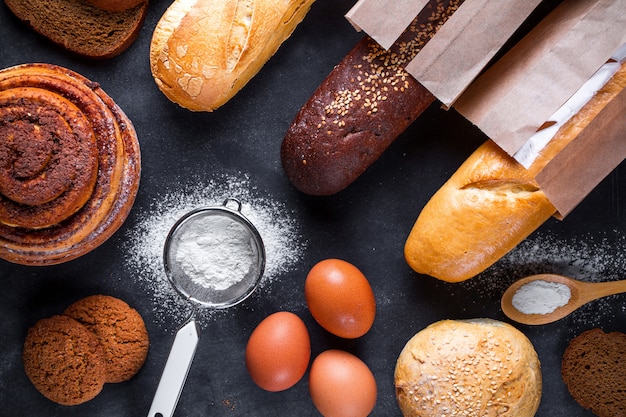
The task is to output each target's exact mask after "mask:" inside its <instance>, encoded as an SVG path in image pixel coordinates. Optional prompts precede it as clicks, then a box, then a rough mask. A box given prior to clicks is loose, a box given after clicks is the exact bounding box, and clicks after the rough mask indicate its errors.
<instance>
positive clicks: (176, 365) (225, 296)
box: [148, 198, 265, 417]
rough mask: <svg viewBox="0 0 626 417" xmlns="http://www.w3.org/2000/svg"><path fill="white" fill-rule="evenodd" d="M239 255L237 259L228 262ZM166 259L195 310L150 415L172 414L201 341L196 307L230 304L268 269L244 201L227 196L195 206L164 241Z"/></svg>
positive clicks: (180, 290) (174, 280)
mask: <svg viewBox="0 0 626 417" xmlns="http://www.w3.org/2000/svg"><path fill="white" fill-rule="evenodd" d="M229 204H235V205H236V206H237V208H236V209H231V208H229V207H228V205H229ZM190 246H191V247H193V251H194V252H193V253H194V254H195V255H194V256H191V255H190V254H191V253H192V252H189V251H188V249H189V247H190ZM225 248H227V249H228V250H224V249H225ZM235 255H236V256H237V259H236V261H233V262H230V263H229V261H231V259H228V258H229V257H233V256H235ZM190 258H191V259H190ZM221 262H224V263H223V264H222V263H221ZM163 263H164V269H165V274H166V276H167V279H168V281H169V282H170V284H171V286H172V287H173V288H174V289H175V290H176V292H177V293H178V294H179V295H180V296H181V297H183V298H185V299H186V300H189V301H190V302H191V304H192V307H193V308H192V312H191V316H190V317H189V319H188V320H187V321H186V322H185V324H184V325H183V326H182V327H181V328H180V329H179V330H178V331H177V332H176V336H175V338H174V342H173V344H172V347H171V349H170V353H169V356H168V358H167V362H166V363H165V368H164V369H163V374H162V375H161V379H160V381H159V385H158V387H157V390H156V393H155V395H154V399H153V400H152V406H151V407H150V411H149V413H148V416H149V417H171V416H172V415H173V414H174V410H175V409H176V405H177V403H178V399H179V398H180V394H181V392H182V390H183V386H184V385H185V380H186V379H187V374H188V373H189V369H190V368H191V363H192V361H193V357H194V355H195V351H196V347H197V345H198V340H199V328H198V325H197V322H196V311H197V309H198V307H206V308H214V309H221V308H227V307H231V306H234V305H235V304H238V303H240V302H242V301H243V300H245V299H246V298H247V297H248V296H249V295H250V294H252V292H254V290H255V288H256V287H257V286H258V283H259V281H260V280H261V277H262V276H263V272H264V270H265V247H264V245H263V240H262V239H261V235H260V234H259V232H258V231H257V229H256V228H255V227H254V225H253V224H252V223H251V222H250V221H249V220H248V219H247V218H246V217H245V216H244V215H243V214H242V213H241V202H240V201H239V200H237V199H234V198H228V199H226V200H225V201H224V203H223V204H222V206H216V207H205V208H200V209H196V210H193V211H191V212H189V213H187V214H185V215H184V216H183V217H181V218H180V219H179V220H178V221H177V222H176V223H175V224H174V225H173V226H172V228H171V229H170V232H169V234H168V236H167V238H166V240H165V245H164V249H163ZM211 263H213V264H211ZM237 274H239V275H241V276H237Z"/></svg>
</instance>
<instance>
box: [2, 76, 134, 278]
mask: <svg viewBox="0 0 626 417" xmlns="http://www.w3.org/2000/svg"><path fill="white" fill-rule="evenodd" d="M9 138H10V140H9ZM140 173H141V157H140V150H139V141H138V138H137V133H136V131H135V128H134V127H133V124H132V122H131V121H130V119H129V118H128V117H127V116H126V114H124V112H123V111H122V109H121V108H120V107H119V106H118V105H117V104H116V103H115V102H114V101H113V99H112V98H111V97H110V96H108V95H107V94H106V93H105V92H104V90H102V88H100V86H99V84H98V83H96V82H93V81H90V80H88V79H87V78H85V77H83V76H82V75H80V74H78V73H76V72H74V71H72V70H69V69H67V68H63V67H59V66H56V65H52V64H22V65H18V66H15V67H11V68H6V69H4V70H0V258H2V259H5V260H7V261H10V262H14V263H19V264H24V265H37V266H42V265H52V264H59V263H62V262H67V261H69V260H72V259H75V258H78V257H79V256H82V255H84V254H86V253H88V252H90V251H91V250H93V249H95V248H96V247H98V246H100V245H101V244H102V243H104V242H105V241H106V240H107V239H108V238H109V237H111V236H112V235H113V234H114V233H115V232H116V231H117V230H118V229H119V228H120V226H121V225H122V223H123V222H124V221H125V219H126V218H127V216H128V214H129V212H130V210H131V208H132V205H133V203H134V201H135V196H136V195H137V190H138V187H139V180H140Z"/></svg>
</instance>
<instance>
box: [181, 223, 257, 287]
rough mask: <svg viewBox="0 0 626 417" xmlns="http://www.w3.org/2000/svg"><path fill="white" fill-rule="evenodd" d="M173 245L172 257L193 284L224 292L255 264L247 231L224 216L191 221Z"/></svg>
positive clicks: (251, 243)
mask: <svg viewBox="0 0 626 417" xmlns="http://www.w3.org/2000/svg"><path fill="white" fill-rule="evenodd" d="M193 225H194V227H193V228H187V229H185V230H184V231H183V232H182V233H181V235H180V237H179V240H178V244H177V245H176V252H175V254H174V259H175V260H176V262H177V263H178V265H180V267H181V268H182V270H183V272H184V273H185V275H186V276H187V277H188V278H191V280H192V281H193V283H194V284H197V285H199V286H201V287H203V288H211V289H214V290H218V291H223V290H225V289H227V288H230V287H231V286H233V285H234V284H237V283H238V282H240V281H241V280H242V279H243V278H244V277H245V276H246V275H247V274H248V272H249V271H250V269H251V268H252V267H253V266H254V265H256V258H255V255H254V250H253V247H252V245H253V242H252V241H251V238H250V233H249V232H248V229H246V228H245V227H244V226H243V225H241V224H240V223H238V222H236V221H234V220H231V219H230V218H228V217H223V216H205V217H202V218H199V219H196V220H194V223H193Z"/></svg>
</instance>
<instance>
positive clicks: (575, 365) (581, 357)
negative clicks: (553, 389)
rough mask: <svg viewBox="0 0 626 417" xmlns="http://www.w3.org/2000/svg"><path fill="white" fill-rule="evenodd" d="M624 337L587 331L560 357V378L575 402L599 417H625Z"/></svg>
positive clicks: (596, 330) (625, 361) (625, 362)
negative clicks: (561, 358)
mask: <svg viewBox="0 0 626 417" xmlns="http://www.w3.org/2000/svg"><path fill="white" fill-rule="evenodd" d="M624 375H626V334H624V333H620V332H611V333H604V331H602V330H601V329H598V328H595V329H591V330H587V331H585V332H583V333H581V334H580V335H578V336H577V337H575V338H574V339H572V340H571V341H570V343H569V345H568V346H567V348H566V349H565V352H564V353H563V360H562V362H561V376H562V377H563V381H564V382H565V385H567V389H568V391H569V392H570V394H571V395H572V397H574V399H575V400H576V402H577V403H578V404H580V405H581V406H582V407H584V408H587V409H590V410H591V411H592V412H593V413H594V414H595V415H597V416H600V417H615V416H624V415H626V395H625V393H626V379H625V378H624Z"/></svg>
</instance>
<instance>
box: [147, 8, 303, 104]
mask: <svg viewBox="0 0 626 417" xmlns="http://www.w3.org/2000/svg"><path fill="white" fill-rule="evenodd" d="M313 1H314V0H237V1H229V0H175V1H174V3H172V5H171V6H170V7H169V8H168V9H167V10H166V11H165V13H164V14H163V16H162V17H161V19H160V20H159V22H158V23H157V25H156V27H155V29H154V33H153V35H152V41H151V44H150V67H151V71H152V76H153V77H154V80H155V82H156V84H157V86H158V87H159V89H160V90H161V91H162V92H163V93H164V94H165V95H166V96H167V97H168V98H169V99H170V100H171V101H173V102H175V103H178V104H179V105H181V106H182V107H185V108H187V109H189V110H192V111H207V112H210V111H213V110H215V109H217V108H218V107H220V106H222V105H223V104H224V103H226V102H227V101H228V100H230V99H231V98H232V97H233V96H234V95H235V94H237V92H238V91H239V90H241V89H242V88H243V86H245V85H246V84H247V83H248V81H249V80H250V79H251V78H252V77H253V76H254V75H256V74H257V72H259V70H260V69H261V67H262V66H263V65H264V64H265V63H266V62H267V60H269V58H270V57H271V56H272V55H274V53H275V52H276V51H277V50H278V48H279V46H280V45H281V44H282V43H283V41H285V40H286V39H287V38H288V37H289V36H290V35H291V33H292V32H293V30H294V29H295V28H296V26H297V25H298V23H300V22H301V21H302V19H303V18H304V16H305V15H306V13H307V12H308V11H309V9H310V7H311V4H312V3H313Z"/></svg>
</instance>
